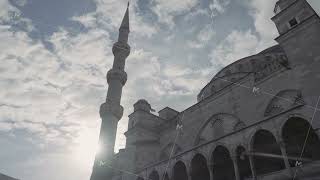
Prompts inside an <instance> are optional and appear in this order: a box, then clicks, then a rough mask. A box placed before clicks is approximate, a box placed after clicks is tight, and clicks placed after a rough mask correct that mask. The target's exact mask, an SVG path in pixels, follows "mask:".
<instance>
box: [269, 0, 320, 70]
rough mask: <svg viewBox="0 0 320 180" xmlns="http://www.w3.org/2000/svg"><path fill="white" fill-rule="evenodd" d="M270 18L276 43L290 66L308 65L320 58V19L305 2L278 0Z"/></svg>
mask: <svg viewBox="0 0 320 180" xmlns="http://www.w3.org/2000/svg"><path fill="white" fill-rule="evenodd" d="M274 12H275V13H276V14H275V16H274V17H273V18H272V20H273V21H274V23H275V25H276V27H277V29H278V31H279V34H280V35H279V37H277V38H276V41H277V42H278V43H279V44H280V45H281V47H282V48H283V49H284V50H285V52H286V55H287V56H288V59H289V60H290V62H289V63H290V64H291V65H292V66H298V65H301V64H305V65H308V64H310V63H311V62H312V61H315V60H317V59H318V58H319V57H320V51H319V49H320V38H318V37H319V36H320V18H319V16H318V15H317V14H316V12H315V11H314V9H313V8H312V7H311V6H310V4H309V3H308V2H307V1H306V0H279V1H278V2H277V3H276V5H275V11H274Z"/></svg>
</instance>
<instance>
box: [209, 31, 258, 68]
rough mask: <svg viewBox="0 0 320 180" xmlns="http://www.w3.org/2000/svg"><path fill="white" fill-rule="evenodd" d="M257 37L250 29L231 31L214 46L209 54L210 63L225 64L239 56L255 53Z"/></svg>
mask: <svg viewBox="0 0 320 180" xmlns="http://www.w3.org/2000/svg"><path fill="white" fill-rule="evenodd" d="M258 45H259V40H258V38H257V37H256V36H255V35H253V34H252V31H251V30H248V31H246V32H242V31H236V30H235V31H232V32H231V33H230V34H229V35H228V36H227V38H226V39H225V40H223V41H222V42H221V43H220V44H219V45H218V46H216V47H215V48H214V49H213V51H212V52H211V54H210V55H209V56H210V57H211V63H212V64H214V65H223V66H226V65H228V64H230V63H232V62H234V61H236V60H238V59H240V58H243V57H246V56H249V55H252V54H254V53H256V51H257V46H258Z"/></svg>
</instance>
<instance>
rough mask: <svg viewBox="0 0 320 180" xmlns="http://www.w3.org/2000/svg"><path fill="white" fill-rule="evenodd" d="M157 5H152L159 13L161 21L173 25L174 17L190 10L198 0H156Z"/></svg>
mask: <svg viewBox="0 0 320 180" xmlns="http://www.w3.org/2000/svg"><path fill="white" fill-rule="evenodd" d="M154 3H155V4H156V5H155V6H153V7H152V10H153V11H154V12H155V13H156V14H157V16H158V18H159V22H161V23H164V24H166V25H168V26H169V27H171V28H172V27H173V26H174V25H175V23H174V20H173V19H174V17H175V16H176V15H179V14H181V13H183V12H186V11H189V10H190V9H191V8H192V7H194V6H195V5H196V4H197V1H196V0H184V1H181V0H170V1H168V0H155V1H154Z"/></svg>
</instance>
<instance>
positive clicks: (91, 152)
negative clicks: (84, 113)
mask: <svg viewBox="0 0 320 180" xmlns="http://www.w3.org/2000/svg"><path fill="white" fill-rule="evenodd" d="M75 142H76V146H75V147H74V149H73V151H72V152H73V156H74V158H75V159H76V160H77V161H78V162H79V163H84V164H88V165H91V164H93V161H94V157H95V155H96V154H97V153H99V152H100V151H101V147H100V146H99V143H98V140H97V134H96V133H94V130H90V129H88V128H86V129H84V130H82V131H81V133H80V135H79V136H78V137H77V138H76V140H75Z"/></svg>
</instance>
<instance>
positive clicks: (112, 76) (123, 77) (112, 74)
mask: <svg viewBox="0 0 320 180" xmlns="http://www.w3.org/2000/svg"><path fill="white" fill-rule="evenodd" d="M112 80H119V81H120V82H121V84H122V85H125V84H126V82H127V73H126V72H125V71H123V70H121V69H114V68H113V69H110V70H109V71H108V73H107V82H108V83H109V84H110V82H111V81H112Z"/></svg>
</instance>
